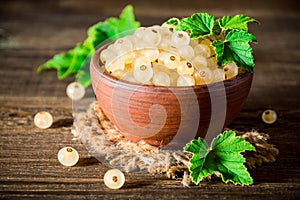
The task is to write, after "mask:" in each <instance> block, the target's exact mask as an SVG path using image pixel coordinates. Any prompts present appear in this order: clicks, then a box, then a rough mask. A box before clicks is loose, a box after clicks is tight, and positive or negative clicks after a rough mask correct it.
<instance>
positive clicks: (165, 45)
mask: <svg viewBox="0 0 300 200" xmlns="http://www.w3.org/2000/svg"><path fill="white" fill-rule="evenodd" d="M170 45H171V42H170V37H163V38H162V39H161V40H160V43H159V44H158V47H159V48H160V49H163V50H167V49H168V48H169V47H170Z"/></svg>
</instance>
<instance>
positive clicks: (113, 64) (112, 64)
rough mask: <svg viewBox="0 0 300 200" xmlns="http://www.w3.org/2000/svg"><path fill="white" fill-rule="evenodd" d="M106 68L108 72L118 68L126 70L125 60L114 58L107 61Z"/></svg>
mask: <svg viewBox="0 0 300 200" xmlns="http://www.w3.org/2000/svg"><path fill="white" fill-rule="evenodd" d="M105 68H106V70H107V71H108V72H114V71H116V70H124V68H125V62H124V61H123V59H121V58H117V59H113V60H111V61H107V62H106V63H105Z"/></svg>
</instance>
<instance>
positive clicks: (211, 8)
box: [0, 0, 300, 199]
mask: <svg viewBox="0 0 300 200" xmlns="http://www.w3.org/2000/svg"><path fill="white" fill-rule="evenodd" d="M131 3H132V4H133V5H134V7H135V12H136V16H137V18H138V20H140V21H141V22H142V24H143V25H144V26H148V25H151V24H160V23H162V22H163V21H165V20H166V19H168V18H169V17H171V16H187V15H190V14H191V13H193V12H197V11H207V12H210V13H211V14H214V15H216V16H222V15H231V14H236V13H244V14H246V15H250V16H252V17H254V18H256V19H258V20H259V21H260V25H255V24H253V25H251V26H250V31H251V32H253V33H254V34H255V35H256V36H257V38H258V40H259V44H258V45H254V56H255V60H256V61H255V62H256V66H255V75H254V80H253V85H252V89H251V92H250V95H249V98H248V100H247V102H246V103H245V105H244V108H243V110H242V112H241V113H240V114H239V116H238V117H237V118H236V119H235V120H234V122H233V123H232V124H231V125H230V127H231V128H233V129H236V130H240V131H249V130H251V129H255V130H258V131H259V132H264V133H268V134H269V135H270V136H271V139H270V142H271V143H273V144H275V145H276V147H278V148H279V150H280V154H279V156H278V158H277V161H276V162H274V163H269V164H264V165H263V166H262V167H259V168H257V169H255V170H251V174H252V176H253V178H254V185H252V186H247V187H242V186H234V185H231V184H229V185H226V184H222V183H220V182H211V183H202V184H200V186H193V187H192V188H189V189H187V188H184V187H183V186H182V185H181V183H180V180H170V179H167V178H166V177H165V176H164V175H150V174H143V173H139V174H126V184H125V186H124V188H123V189H121V190H117V191H112V190H109V189H107V188H106V187H105V185H104V183H103V178H102V177H103V175H104V173H105V171H106V170H107V169H108V167H107V166H105V165H103V164H101V163H100V162H99V161H98V160H96V159H95V158H93V157H92V156H91V155H89V152H87V150H86V149H85V147H84V146H83V145H82V144H81V143H80V142H79V141H75V140H72V138H73V137H72V134H71V132H70V131H71V125H72V120H73V119H72V102H71V100H70V99H68V98H67V97H66V95H65V87H66V86H67V84H68V83H69V82H71V81H72V80H73V79H72V78H71V77H70V78H67V79H64V80H61V81H58V80H57V77H56V72H55V71H47V72H43V73H41V74H39V75H38V74H37V73H36V69H37V67H38V66H39V65H40V64H42V63H43V62H45V61H46V60H47V59H49V58H51V57H52V56H53V55H54V54H56V53H59V52H61V51H65V50H67V49H69V48H72V47H73V46H74V44H76V43H77V42H81V41H83V40H84V38H85V37H86V29H87V28H88V27H89V26H91V25H92V24H94V23H96V22H97V21H99V20H103V19H105V18H107V17H110V16H117V15H118V14H119V13H120V11H121V9H122V8H123V7H124V5H125V4H126V2H124V1H120V0H116V1H96V0H89V1H85V2H84V3H83V2H81V1H75V0H61V1H58V0H56V1H51V0H46V1H36V0H27V1H21V0H13V1H8V0H1V1H0V4H1V6H0V77H1V78H0V199H83V198H87V199H114V198H115V199H136V198H145V199H157V198H160V199H173V198H174V199H175V198H176V199H178V198H179V199H191V198H193V199H201V198H205V199H210V198H211V199H220V198H223V199H229V198H230V199H283V198H285V199H299V196H300V194H299V191H300V190H299V188H300V184H299V180H300V169H299V165H297V163H300V160H299V156H298V154H299V150H300V149H299V148H300V147H299V145H298V141H300V140H299V139H300V138H299V129H300V123H299V121H300V106H299V99H300V93H299V91H298V90H299V89H298V88H299V86H300V84H299V81H300V79H299V76H298V74H299V73H300V68H299V65H300V38H299V37H298V33H299V31H300V26H299V22H300V20H299V19H300V18H299V17H300V14H299V11H298V10H299V9H298V8H299V6H298V1H296V0H286V1H279V0H274V1H270V0H268V1H261V2H259V3H258V2H257V3H254V2H252V1H240V0H224V1H222V3H220V2H219V1H203V2H198V1H171V0H166V1H156V0H155V1H153V0H145V1H138V0H134V1H131ZM88 95H90V96H91V97H92V96H93V94H92V90H91V88H90V89H89V90H88ZM266 108H273V109H275V110H276V111H277V113H278V121H277V122H276V123H275V124H273V125H266V124H264V123H263V122H262V121H261V119H260V116H261V113H262V112H263V110H265V109H266ZM41 110H47V111H50V112H51V113H52V114H53V116H54V121H55V123H54V126H53V127H52V128H50V129H47V130H40V129H38V128H36V127H34V125H33V121H32V120H33V116H34V114H35V113H36V112H38V111H41ZM67 145H72V146H74V147H75V148H76V149H77V150H78V151H79V153H80V156H81V158H80V161H79V163H78V165H76V166H75V167H72V168H67V167H63V166H61V165H60V164H59V163H58V161H57V158H56V156H57V151H58V150H59V149H60V148H61V147H63V146H67ZM141 195H142V196H141Z"/></svg>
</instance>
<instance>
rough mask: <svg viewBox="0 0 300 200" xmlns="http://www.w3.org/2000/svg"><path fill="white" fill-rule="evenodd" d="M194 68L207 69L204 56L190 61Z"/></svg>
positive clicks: (198, 56)
mask: <svg viewBox="0 0 300 200" xmlns="http://www.w3.org/2000/svg"><path fill="white" fill-rule="evenodd" d="M191 62H192V63H193V65H194V67H195V68H199V67H207V64H208V63H207V59H206V58H205V57H204V56H201V55H197V56H196V57H195V58H193V59H192V61H191Z"/></svg>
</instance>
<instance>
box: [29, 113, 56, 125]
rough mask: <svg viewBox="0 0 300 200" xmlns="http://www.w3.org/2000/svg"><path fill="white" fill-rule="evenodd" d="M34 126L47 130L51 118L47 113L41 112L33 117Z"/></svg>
mask: <svg viewBox="0 0 300 200" xmlns="http://www.w3.org/2000/svg"><path fill="white" fill-rule="evenodd" d="M33 121H34V125H35V126H37V127H38V128H41V129H47V128H49V127H51V126H52V123H53V118H52V115H51V114H50V113H49V112H46V111H41V112H38V113H37V114H36V115H35V116H34V120H33Z"/></svg>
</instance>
